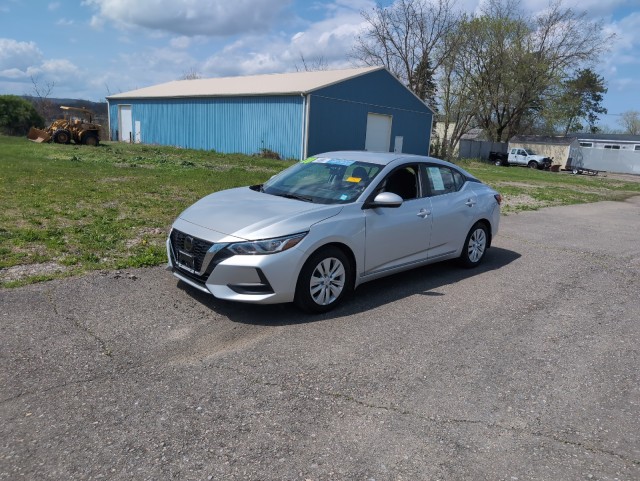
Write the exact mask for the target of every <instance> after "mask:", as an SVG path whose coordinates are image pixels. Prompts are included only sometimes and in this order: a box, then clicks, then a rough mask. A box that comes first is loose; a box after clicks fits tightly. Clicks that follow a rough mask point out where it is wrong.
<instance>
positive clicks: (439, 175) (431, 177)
mask: <svg viewBox="0 0 640 481" xmlns="http://www.w3.org/2000/svg"><path fill="white" fill-rule="evenodd" d="M424 176H425V177H426V180H425V183H426V185H427V187H428V190H429V194H430V195H432V196H435V195H443V194H449V193H451V192H457V191H459V190H460V189H461V188H462V186H463V185H464V183H465V180H466V179H465V177H464V176H463V175H462V174H461V173H460V172H458V171H457V170H454V169H450V168H449V167H445V166H442V165H426V166H425V169H424Z"/></svg>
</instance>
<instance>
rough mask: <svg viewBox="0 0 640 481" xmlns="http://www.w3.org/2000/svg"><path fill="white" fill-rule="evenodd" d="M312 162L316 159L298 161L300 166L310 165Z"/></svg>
mask: <svg viewBox="0 0 640 481" xmlns="http://www.w3.org/2000/svg"><path fill="white" fill-rule="evenodd" d="M314 160H316V158H315V157H309V158H308V159H304V160H301V161H300V163H301V164H310V163H311V162H313V161H314Z"/></svg>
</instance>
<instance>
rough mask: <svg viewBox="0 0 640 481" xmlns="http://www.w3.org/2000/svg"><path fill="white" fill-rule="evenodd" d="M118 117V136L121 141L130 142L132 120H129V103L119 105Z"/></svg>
mask: <svg viewBox="0 0 640 481" xmlns="http://www.w3.org/2000/svg"><path fill="white" fill-rule="evenodd" d="M118 108H119V112H118V118H119V120H120V138H119V140H121V141H123V142H131V140H132V136H133V122H132V120H131V105H120V106H119V107H118Z"/></svg>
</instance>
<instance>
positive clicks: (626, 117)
mask: <svg viewBox="0 0 640 481" xmlns="http://www.w3.org/2000/svg"><path fill="white" fill-rule="evenodd" d="M618 122H619V123H620V125H622V127H624V129H625V133H627V134H629V135H640V112H638V111H637V110H628V111H626V112H624V113H623V114H622V115H621V116H620V120H618Z"/></svg>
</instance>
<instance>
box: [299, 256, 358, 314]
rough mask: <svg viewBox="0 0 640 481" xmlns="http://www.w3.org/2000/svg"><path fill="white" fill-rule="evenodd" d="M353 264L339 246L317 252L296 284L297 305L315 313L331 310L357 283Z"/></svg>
mask: <svg viewBox="0 0 640 481" xmlns="http://www.w3.org/2000/svg"><path fill="white" fill-rule="evenodd" d="M352 271H353V269H352V267H351V263H350V262H349V259H348V258H347V256H346V255H345V254H344V252H342V251H341V250H340V249H338V248H337V247H333V246H328V247H323V248H321V249H319V250H318V251H316V252H315V253H314V254H313V255H311V257H309V259H307V262H305V263H304V266H302V269H301V270H300V275H299V276H298V283H297V285H296V296H295V300H294V302H295V303H296V305H297V306H298V307H299V308H300V309H302V310H304V311H306V312H311V313H321V312H327V311H330V310H331V309H333V308H334V307H336V306H337V305H338V304H340V303H341V302H342V301H343V300H344V298H345V297H346V295H347V294H348V293H349V292H350V291H351V288H352V286H353V274H352Z"/></svg>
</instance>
